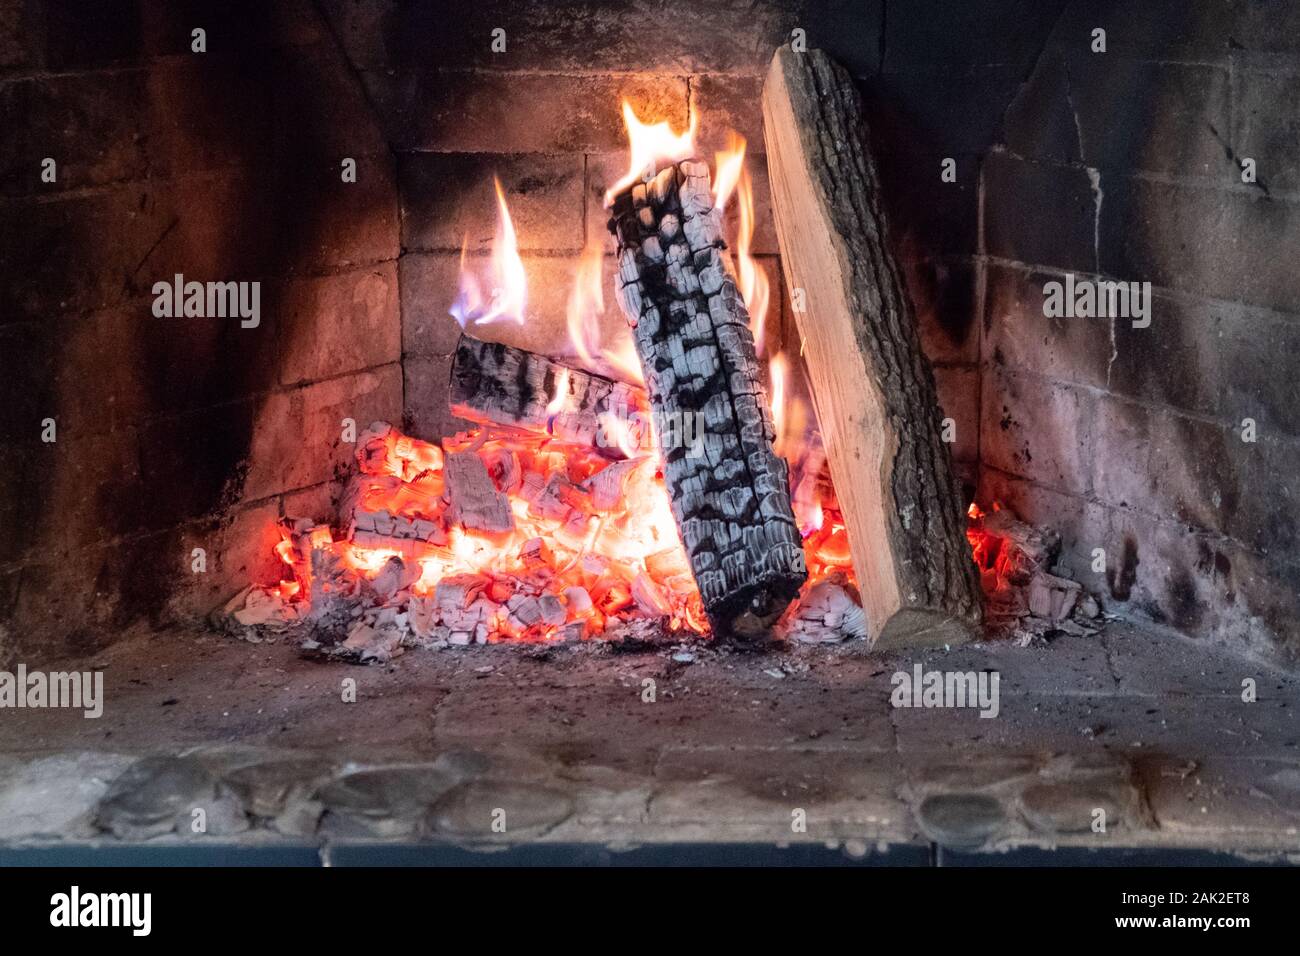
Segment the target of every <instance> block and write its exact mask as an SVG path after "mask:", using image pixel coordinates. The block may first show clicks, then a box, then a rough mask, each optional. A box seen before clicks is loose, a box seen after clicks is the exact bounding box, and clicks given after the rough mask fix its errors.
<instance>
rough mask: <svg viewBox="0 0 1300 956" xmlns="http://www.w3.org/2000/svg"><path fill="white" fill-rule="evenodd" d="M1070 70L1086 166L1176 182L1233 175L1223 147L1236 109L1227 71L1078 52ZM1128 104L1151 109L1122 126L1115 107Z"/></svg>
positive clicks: (1137, 113) (1134, 114)
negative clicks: (1164, 175) (1184, 178)
mask: <svg viewBox="0 0 1300 956" xmlns="http://www.w3.org/2000/svg"><path fill="white" fill-rule="evenodd" d="M1069 71H1070V72H1069V77H1068V81H1067V82H1068V83H1069V88H1070V102H1071V104H1072V105H1073V108H1074V113H1075V116H1076V118H1077V120H1078V124H1079V135H1080V138H1081V140H1082V143H1083V161H1084V163H1085V164H1086V165H1088V166H1092V167H1096V168H1100V169H1115V170H1119V171H1121V172H1127V171H1129V170H1134V169H1140V170H1147V171H1150V172H1155V173H1167V174H1169V175H1172V176H1206V177H1217V176H1222V175H1224V173H1225V172H1226V173H1230V172H1231V168H1230V164H1229V162H1228V159H1227V156H1226V154H1225V144H1224V140H1225V139H1226V137H1227V136H1228V130H1229V128H1230V127H1229V115H1230V110H1229V102H1228V100H1229V86H1228V71H1227V70H1226V69H1224V68H1223V67H1218V66H1204V65H1198V64H1180V63H1147V62H1143V61H1139V60H1131V59H1126V58H1123V57H1120V56H1112V55H1109V54H1107V55H1106V56H1104V57H1102V56H1095V55H1093V54H1091V53H1077V54H1075V55H1073V56H1072V57H1071V58H1070V60H1069ZM1125 99H1129V100H1134V99H1136V101H1137V102H1140V103H1143V104H1146V105H1145V106H1143V108H1141V109H1139V110H1135V111H1134V112H1133V113H1132V114H1130V116H1131V117H1140V119H1133V118H1130V119H1128V120H1127V121H1119V122H1117V121H1116V111H1115V104H1116V103H1117V102H1120V101H1123V100H1125Z"/></svg>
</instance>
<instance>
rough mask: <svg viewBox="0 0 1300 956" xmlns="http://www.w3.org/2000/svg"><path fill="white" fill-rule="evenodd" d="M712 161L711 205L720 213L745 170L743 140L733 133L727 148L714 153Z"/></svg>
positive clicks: (728, 139)
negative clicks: (742, 171)
mask: <svg viewBox="0 0 1300 956" xmlns="http://www.w3.org/2000/svg"><path fill="white" fill-rule="evenodd" d="M713 159H714V174H713V205H714V206H716V207H717V210H718V212H719V213H721V212H722V211H723V210H724V209H725V208H726V206H727V200H728V199H730V198H731V193H732V191H733V190H734V189H735V188H736V183H738V182H739V181H740V173H741V170H743V169H744V168H745V138H744V137H743V136H741V135H739V134H738V133H734V132H733V133H732V134H731V135H730V136H729V137H728V138H727V148H726V149H725V150H722V151H721V152H717V153H714V154H713Z"/></svg>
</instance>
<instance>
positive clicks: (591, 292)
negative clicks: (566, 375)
mask: <svg viewBox="0 0 1300 956" xmlns="http://www.w3.org/2000/svg"><path fill="white" fill-rule="evenodd" d="M604 265H605V257H604V251H603V250H602V249H601V246H600V244H599V243H594V242H593V243H590V244H589V245H588V246H587V248H586V249H584V250H583V251H582V257H581V258H580V259H579V260H578V268H577V269H576V270H575V272H574V275H573V285H572V286H571V287H570V289H569V301H568V305H567V308H566V314H565V318H566V325H567V328H568V332H569V347H570V348H571V349H572V350H573V354H574V355H576V356H577V357H578V359H579V361H581V362H582V364H583V365H585V366H586V367H587V368H589V369H591V370H592V371H593V372H598V373H601V374H607V373H611V372H612V373H613V374H614V375H615V376H617V377H618V378H621V379H622V380H623V381H625V382H632V383H634V384H644V381H645V380H644V378H643V376H642V372H641V361H640V359H638V358H637V354H636V346H635V345H634V344H633V343H632V336H631V335H630V334H629V333H628V332H627V327H626V326H624V325H620V326H618V328H619V329H620V330H621V333H620V334H618V335H617V338H616V339H615V341H614V342H613V343H612V344H611V345H608V346H607V345H605V344H604V343H603V342H602V335H601V319H602V318H603V317H604V315H605V294H604V288H603V282H602V276H601V273H602V272H603V270H604Z"/></svg>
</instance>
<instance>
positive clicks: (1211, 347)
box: [1102, 292, 1228, 415]
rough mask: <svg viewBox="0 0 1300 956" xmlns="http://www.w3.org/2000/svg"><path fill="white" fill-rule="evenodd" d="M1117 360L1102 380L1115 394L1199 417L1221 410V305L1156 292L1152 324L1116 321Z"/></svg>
mask: <svg viewBox="0 0 1300 956" xmlns="http://www.w3.org/2000/svg"><path fill="white" fill-rule="evenodd" d="M1114 336H1115V338H1114V350H1115V360H1114V362H1113V363H1111V364H1110V365H1109V366H1108V377H1107V379H1106V380H1105V382H1104V383H1102V384H1105V385H1106V386H1107V387H1108V388H1110V389H1111V390H1112V391H1114V392H1115V393H1116V394H1118V395H1127V396H1129V397H1132V398H1137V399H1141V400H1142V401H1147V402H1154V403H1157V404H1161V405H1167V406H1171V407H1173V408H1178V409H1183V410H1186V411H1189V412H1195V413H1198V414H1202V415H1219V414H1221V413H1222V412H1223V411H1224V405H1223V401H1222V399H1223V394H1222V392H1223V387H1224V383H1225V379H1224V373H1223V368H1224V361H1225V359H1226V358H1228V354H1227V350H1226V349H1225V348H1224V343H1223V341H1222V336H1223V321H1222V318H1221V315H1220V312H1219V308H1218V307H1216V306H1213V305H1210V304H1207V303H1202V302H1198V301H1196V300H1193V299H1188V298H1187V297H1184V296H1171V295H1167V294H1164V293H1160V292H1156V293H1155V294H1154V296H1153V300H1152V304H1151V325H1150V326H1149V327H1148V328H1145V329H1135V328H1133V323H1132V322H1131V321H1126V320H1123V319H1120V320H1117V321H1116V322H1115V323H1114Z"/></svg>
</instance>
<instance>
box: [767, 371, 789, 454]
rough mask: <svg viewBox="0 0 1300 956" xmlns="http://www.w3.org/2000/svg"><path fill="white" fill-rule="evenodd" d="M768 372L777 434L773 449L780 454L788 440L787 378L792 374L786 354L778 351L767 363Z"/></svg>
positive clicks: (773, 422)
mask: <svg viewBox="0 0 1300 956" xmlns="http://www.w3.org/2000/svg"><path fill="white" fill-rule="evenodd" d="M767 372H768V375H769V376H770V377H771V380H772V401H771V405H772V425H773V431H774V432H775V434H776V440H775V441H774V442H773V443H772V446H773V450H774V451H775V452H776V453H777V454H778V455H780V454H781V453H782V451H783V449H784V446H785V445H786V444H787V442H786V434H785V427H786V415H785V411H786V399H785V392H786V379H787V376H788V375H789V374H790V369H789V366H788V365H787V364H786V360H785V355H784V354H783V353H781V352H778V353H777V354H776V355H773V356H772V358H771V360H770V361H769V362H768V363H767Z"/></svg>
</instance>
